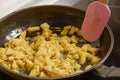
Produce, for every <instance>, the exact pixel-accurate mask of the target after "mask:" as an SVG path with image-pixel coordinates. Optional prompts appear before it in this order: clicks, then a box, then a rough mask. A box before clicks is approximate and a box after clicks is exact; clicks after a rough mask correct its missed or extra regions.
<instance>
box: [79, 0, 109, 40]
mask: <svg viewBox="0 0 120 80" xmlns="http://www.w3.org/2000/svg"><path fill="white" fill-rule="evenodd" d="M107 2H108V0H99V1H94V2H92V3H90V4H89V5H88V8H87V11H86V14H85V18H84V21H83V24H82V27H81V33H82V36H83V38H84V39H85V40H87V41H90V42H94V41H97V40H98V39H99V38H100V36H101V34H102V32H103V30H104V28H105V25H106V24H107V22H108V20H109V18H110V14H111V12H110V9H109V6H108V5H107Z"/></svg>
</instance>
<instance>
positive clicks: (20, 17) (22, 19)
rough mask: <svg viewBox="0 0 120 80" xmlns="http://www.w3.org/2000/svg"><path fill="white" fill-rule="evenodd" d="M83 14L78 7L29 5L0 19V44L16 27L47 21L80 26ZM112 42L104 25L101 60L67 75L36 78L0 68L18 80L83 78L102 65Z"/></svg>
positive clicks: (56, 24)
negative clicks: (88, 67)
mask: <svg viewBox="0 0 120 80" xmlns="http://www.w3.org/2000/svg"><path fill="white" fill-rule="evenodd" d="M84 14H85V12H83V11H81V10H79V9H74V8H71V7H66V6H56V5H52V6H38V7H31V8H27V9H23V10H20V11H17V12H14V13H12V14H10V15H8V16H6V17H4V18H2V19H1V20H0V46H2V45H3V43H4V42H6V41H7V38H6V36H8V35H10V34H11V32H12V31H14V30H16V29H17V28H19V29H26V28H27V27H29V26H35V25H40V24H41V23H44V22H47V23H49V24H50V25H51V26H64V25H69V24H71V25H74V26H77V27H79V28H80V27H81V25H82V22H83V19H84ZM93 16H94V15H93ZM16 35H17V34H16ZM16 35H15V36H16ZM113 44H114V38H113V33H112V31H111V29H110V27H109V26H106V28H105V29H104V31H103V33H102V36H101V38H100V48H101V53H100V55H99V56H100V57H101V58H102V60H101V61H100V62H99V63H98V64H97V65H95V66H94V67H93V68H91V69H90V70H87V71H84V72H82V73H78V74H74V75H71V76H68V77H60V78H38V77H30V76H27V75H25V74H20V73H15V72H13V71H10V70H8V69H6V68H5V67H3V66H2V65H0V69H1V70H2V71H4V72H5V73H6V74H8V75H10V76H12V77H14V78H16V79H20V80H41V79H50V80H52V79H76V78H77V76H79V77H80V78H83V76H86V75H87V74H89V73H91V71H94V69H97V68H98V66H100V65H102V63H103V62H104V61H105V60H106V59H107V57H108V56H109V55H110V53H111V51H112V48H113Z"/></svg>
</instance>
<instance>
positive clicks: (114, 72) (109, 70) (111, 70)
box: [96, 64, 120, 78]
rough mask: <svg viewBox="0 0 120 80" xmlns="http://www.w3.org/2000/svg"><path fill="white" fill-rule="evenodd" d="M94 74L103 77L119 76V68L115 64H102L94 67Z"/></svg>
mask: <svg viewBox="0 0 120 80" xmlns="http://www.w3.org/2000/svg"><path fill="white" fill-rule="evenodd" d="M96 74H97V75H98V76H100V77H103V78H113V77H114V78H115V77H119V78H120V68H117V67H115V66H111V67H108V66H105V65H103V64H102V65H100V66H99V67H98V68H97V69H96Z"/></svg>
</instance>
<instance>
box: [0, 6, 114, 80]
mask: <svg viewBox="0 0 120 80" xmlns="http://www.w3.org/2000/svg"><path fill="white" fill-rule="evenodd" d="M46 6H47V7H61V8H62V7H66V8H69V9H73V10H75V11H82V10H80V9H76V8H73V7H68V6H63V5H42V6H34V7H29V8H24V9H20V10H18V11H15V12H13V13H11V14H9V15H7V16H5V17H3V18H1V19H0V22H2V21H4V20H5V19H7V18H8V17H10V16H12V15H14V14H16V13H19V12H22V11H25V10H28V9H31V8H39V7H46ZM83 12H84V11H83ZM106 28H107V30H108V32H109V35H110V38H111V44H110V47H109V49H108V51H107V53H106V55H105V57H104V58H103V59H102V60H101V61H100V62H99V63H98V64H96V65H95V66H93V67H92V68H91V69H89V70H85V71H83V72H81V73H77V74H73V75H69V76H64V77H55V78H40V77H32V76H29V75H25V74H21V73H16V72H14V71H11V70H9V69H7V68H5V67H4V66H1V65H0V69H1V70H4V69H5V70H6V71H9V72H10V73H13V74H17V75H19V76H22V77H25V78H30V79H36V80H38V79H44V80H56V79H65V78H70V77H75V76H78V75H82V74H84V73H86V72H88V71H91V70H93V69H96V68H98V67H99V66H100V65H101V64H103V63H104V61H105V60H106V59H107V58H108V57H109V55H110V53H111V51H112V49H113V46H114V36H113V32H112V30H111V29H110V27H109V25H106Z"/></svg>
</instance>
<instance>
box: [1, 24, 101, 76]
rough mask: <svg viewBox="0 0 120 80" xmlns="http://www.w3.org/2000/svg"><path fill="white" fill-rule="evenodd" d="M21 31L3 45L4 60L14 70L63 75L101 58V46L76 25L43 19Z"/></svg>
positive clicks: (89, 66)
mask: <svg viewBox="0 0 120 80" xmlns="http://www.w3.org/2000/svg"><path fill="white" fill-rule="evenodd" d="M20 32H21V33H20V36H19V37H17V38H11V39H10V40H9V41H8V42H6V43H4V47H1V48H0V64H2V65H3V66H5V67H6V68H8V69H10V70H12V71H15V72H18V73H23V74H27V75H29V76H35V77H62V76H69V75H72V74H75V73H80V72H83V71H85V70H88V69H90V68H91V67H93V66H94V65H95V64H97V63H98V62H99V61H100V60H101V58H100V57H99V56H98V52H99V51H100V49H99V47H95V46H93V45H92V44H90V43H89V42H87V41H85V40H84V39H83V38H82V36H81V33H80V30H79V29H78V28H77V27H75V26H72V25H68V26H64V27H51V26H50V25H49V24H48V23H43V24H41V25H40V26H33V27H29V28H27V29H26V30H23V31H21V30H20ZM83 66H84V67H83Z"/></svg>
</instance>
